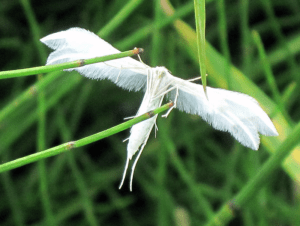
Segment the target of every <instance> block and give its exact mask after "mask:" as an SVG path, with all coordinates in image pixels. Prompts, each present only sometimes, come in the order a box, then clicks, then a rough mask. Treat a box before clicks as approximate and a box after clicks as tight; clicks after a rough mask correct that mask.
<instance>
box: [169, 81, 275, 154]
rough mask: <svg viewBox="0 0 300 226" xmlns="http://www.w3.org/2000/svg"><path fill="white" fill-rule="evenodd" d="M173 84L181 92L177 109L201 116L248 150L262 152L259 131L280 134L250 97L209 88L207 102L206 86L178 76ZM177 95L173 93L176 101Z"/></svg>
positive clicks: (264, 133)
mask: <svg viewBox="0 0 300 226" xmlns="http://www.w3.org/2000/svg"><path fill="white" fill-rule="evenodd" d="M172 85H173V86H177V87H178V89H179V93H178V98H177V103H176V105H177V106H176V108H178V109H179V110H181V111H185V112H187V113H190V114H197V115H199V116H201V117H202V118H203V119H204V120H205V121H206V122H208V123H209V124H210V125H211V126H212V127H213V128H215V129H217V130H221V131H228V132H229V133H230V134H231V135H232V136H233V137H234V138H235V139H237V140H238V141H239V142H240V143H241V144H243V145H244V146H246V147H249V148H251V149H253V150H257V149H258V146H259V142H260V141H259V135H258V132H260V133H261V134H263V135H266V136H277V135H278V133H277V131H276V129H275V127H274V125H273V123H272V121H271V120H270V118H269V116H268V115H267V114H266V113H265V112H264V111H263V110H262V108H261V107H260V106H259V104H258V102H257V101H256V100H255V99H254V98H252V97H250V96H248V95H246V94H242V93H238V92H233V91H229V90H224V89H216V88H211V87H207V96H208V100H207V98H206V96H205V94H204V91H203V87H202V85H199V84H195V83H191V82H189V81H185V80H182V79H180V78H176V77H175V79H174V82H173V84H172ZM175 93H176V91H175V90H173V91H171V99H172V100H174V98H175Z"/></svg>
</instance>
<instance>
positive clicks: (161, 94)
mask: <svg viewBox="0 0 300 226" xmlns="http://www.w3.org/2000/svg"><path fill="white" fill-rule="evenodd" d="M173 89H177V87H176V86H173V87H172V88H170V89H168V90H166V91H164V92H162V93H160V94H158V95H156V96H155V97H153V98H152V99H151V100H155V99H157V98H159V97H161V96H163V95H165V94H167V93H168V92H170V91H172V90H173Z"/></svg>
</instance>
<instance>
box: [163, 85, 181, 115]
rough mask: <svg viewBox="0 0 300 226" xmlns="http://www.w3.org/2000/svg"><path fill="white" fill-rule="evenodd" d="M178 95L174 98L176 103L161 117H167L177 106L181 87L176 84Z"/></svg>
mask: <svg viewBox="0 0 300 226" xmlns="http://www.w3.org/2000/svg"><path fill="white" fill-rule="evenodd" d="M175 88H176V95H175V99H174V105H173V106H172V107H171V108H170V109H169V110H168V111H167V113H166V114H164V115H162V116H161V117H164V118H167V117H168V115H169V114H170V113H171V111H172V110H173V108H176V103H177V98H178V95H179V89H178V87H177V86H176V87H175Z"/></svg>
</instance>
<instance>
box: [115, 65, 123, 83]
mask: <svg viewBox="0 0 300 226" xmlns="http://www.w3.org/2000/svg"><path fill="white" fill-rule="evenodd" d="M121 71H122V65H121V68H120V72H119V74H118V77H117V80H116V81H115V83H117V82H118V80H119V77H120V74H121Z"/></svg>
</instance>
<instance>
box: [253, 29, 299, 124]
mask: <svg viewBox="0 0 300 226" xmlns="http://www.w3.org/2000/svg"><path fill="white" fill-rule="evenodd" d="M252 37H253V39H254V42H255V44H256V46H257V48H258V52H259V56H260V59H261V61H262V65H263V69H264V71H265V75H266V78H267V82H268V84H269V87H270V89H271V92H272V95H273V99H274V100H275V101H276V103H277V105H278V106H279V109H280V111H281V113H282V114H283V115H284V116H285V118H286V119H287V120H288V121H289V124H290V125H292V124H293V123H292V119H291V118H290V116H289V114H288V113H287V111H286V109H285V106H284V103H283V101H282V98H281V95H280V93H279V90H278V87H277V84H276V80H275V77H274V75H273V72H272V68H271V65H270V63H269V61H268V59H267V54H266V52H265V49H264V46H263V43H262V40H261V38H260V35H259V33H258V32H257V31H252Z"/></svg>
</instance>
